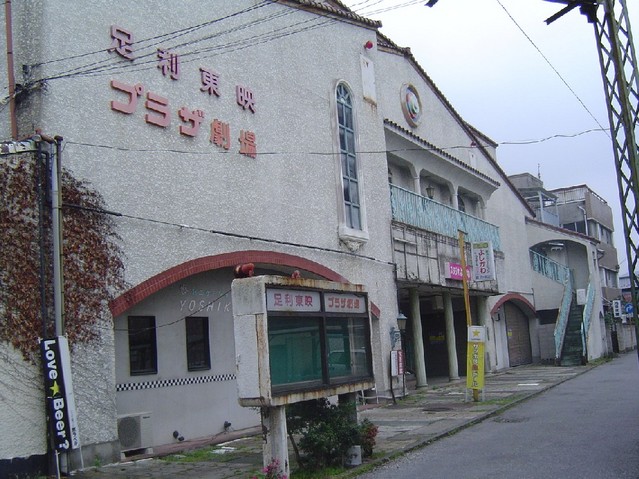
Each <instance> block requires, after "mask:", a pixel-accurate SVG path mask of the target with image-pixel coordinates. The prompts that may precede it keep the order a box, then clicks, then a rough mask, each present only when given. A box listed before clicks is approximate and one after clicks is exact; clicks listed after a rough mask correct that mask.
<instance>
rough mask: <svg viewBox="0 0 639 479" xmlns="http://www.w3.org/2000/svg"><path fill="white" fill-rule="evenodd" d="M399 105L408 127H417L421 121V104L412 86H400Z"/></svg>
mask: <svg viewBox="0 0 639 479" xmlns="http://www.w3.org/2000/svg"><path fill="white" fill-rule="evenodd" d="M401 104H402V112H404V118H406V121H407V122H408V124H409V125H410V126H417V125H419V122H420V121H421V119H422V102H421V100H420V99H419V94H418V93H417V90H416V89H415V87H414V86H413V85H409V84H404V85H402V91H401Z"/></svg>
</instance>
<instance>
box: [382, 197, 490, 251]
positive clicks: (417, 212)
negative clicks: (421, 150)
mask: <svg viewBox="0 0 639 479" xmlns="http://www.w3.org/2000/svg"><path fill="white" fill-rule="evenodd" d="M391 209H392V214H393V220H394V221H397V222H400V223H404V224H407V225H409V226H413V227H415V228H419V229H421V230H425V231H430V232H432V233H436V234H440V235H443V236H448V237H451V238H457V237H458V232H459V230H461V231H463V232H464V233H465V240H466V241H467V242H471V243H474V242H480V241H491V242H492V244H493V249H495V250H496V251H501V242H500V240H499V228H498V227H497V226H495V225H493V224H490V223H488V222H486V221H484V220H481V219H479V218H476V217H474V216H471V215H468V214H466V213H463V212H461V211H458V210H456V209H454V208H451V207H450V206H446V205H443V204H441V203H438V202H436V201H433V200H430V199H428V198H426V197H424V196H421V195H418V194H415V193H413V192H412V191H408V190H405V189H404V188H400V187H398V186H393V185H391Z"/></svg>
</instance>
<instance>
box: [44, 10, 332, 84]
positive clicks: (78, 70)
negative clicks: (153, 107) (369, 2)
mask: <svg viewBox="0 0 639 479" xmlns="http://www.w3.org/2000/svg"><path fill="white" fill-rule="evenodd" d="M269 3H270V2H269ZM266 4H268V3H266ZM264 5H265V4H261V5H259V6H264ZM255 8H256V7H252V8H251V9H245V10H243V11H241V12H238V13H235V14H233V15H229V16H227V17H223V18H220V19H216V20H214V21H211V22H208V23H207V24H202V25H206V26H208V25H211V24H213V23H218V22H219V21H221V20H223V19H227V18H230V17H231V16H235V15H238V14H239V13H246V12H247V11H249V10H252V9H255ZM298 12H300V10H298V9H290V10H287V11H280V12H275V13H273V14H271V15H268V16H267V17H264V18H261V19H257V20H255V19H252V20H250V21H247V22H246V23H244V24H242V25H239V26H235V27H233V28H230V29H226V30H222V31H220V32H215V33H213V34H210V35H206V36H203V37H200V38H197V39H193V40H190V41H188V42H184V43H181V44H176V45H167V48H168V49H172V48H179V47H183V46H190V45H193V44H197V43H200V42H202V41H206V40H211V39H213V38H217V37H220V36H224V35H227V34H231V33H236V32H238V31H241V30H244V29H246V28H252V27H254V26H255V25H256V24H259V23H265V22H268V21H272V20H274V19H277V18H280V17H284V16H287V15H290V14H293V13H298ZM318 17H319V18H318ZM335 22H337V20H336V19H335V18H334V17H333V16H331V15H329V14H324V13H316V14H315V15H314V16H313V17H311V18H308V19H306V20H302V21H299V22H295V23H290V24H286V25H283V26H281V27H277V28H274V29H272V30H270V31H268V32H263V33H259V34H257V35H253V36H250V37H246V38H243V39H239V40H234V41H231V42H228V43H226V44H223V45H214V46H211V47H207V48H202V49H198V50H193V51H190V52H185V53H181V54H180V57H181V58H189V57H197V58H191V59H189V60H185V62H189V61H195V60H201V59H204V58H209V57H211V56H215V55H221V54H225V53H231V52H235V51H237V50H241V49H246V48H250V47H254V46H255V45H258V44H263V43H267V42H270V41H274V40H278V39H281V38H284V37H287V36H290V35H295V34H297V33H301V32H305V31H308V30H311V29H315V28H320V27H323V26H327V25H330V24H332V23H335ZM198 27H199V26H198ZM296 27H297V28H296ZM194 28H195V27H192V28H191V30H190V31H188V32H187V33H191V31H193V29H194ZM287 30H288V31H287ZM177 32H181V31H177ZM184 34H185V33H180V35H177V36H182V35H184ZM166 35H168V34H165V35H163V36H162V37H164V36H166ZM177 36H176V37H177ZM158 37H159V36H158ZM156 38H157V37H156ZM137 43H138V42H136V44H137ZM158 45H159V43H158V44H155V45H150V46H149V47H151V46H158ZM149 47H146V48H149ZM103 51H104V50H102V51H101V52H103ZM209 52H213V53H211V54H210V55H206V56H201V54H203V53H209ZM156 54H157V52H156V51H153V52H150V53H146V54H141V55H138V56H137V57H136V60H137V61H138V62H137V65H136V66H137V68H136V66H134V67H133V68H132V67H131V64H129V63H127V64H122V63H118V64H115V65H109V63H111V61H112V59H111V58H108V59H105V60H100V61H96V62H93V63H88V64H85V65H81V66H78V67H74V68H72V69H69V70H66V71H61V72H58V73H56V74H52V75H50V76H48V77H43V78H41V79H40V81H43V80H44V81H50V80H58V79H62V78H72V77H77V76H89V75H90V76H96V75H103V74H113V73H115V72H119V71H126V72H131V71H140V70H147V69H151V68H155V67H156V65H157V59H156V58H155V55H156ZM151 57H152V58H151ZM145 58H147V59H148V60H143V61H142V62H140V59H145ZM147 65H148V66H147ZM82 69H84V70H82Z"/></svg>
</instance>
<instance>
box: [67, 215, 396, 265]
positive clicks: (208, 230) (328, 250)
mask: <svg viewBox="0 0 639 479" xmlns="http://www.w3.org/2000/svg"><path fill="white" fill-rule="evenodd" d="M62 206H63V208H70V209H75V210H81V211H87V212H90V213H98V214H105V215H110V216H116V217H121V218H128V219H133V220H138V221H144V222H147V223H153V224H159V225H164V226H172V227H176V228H180V229H185V230H191V231H199V232H202V233H209V234H213V235H219V236H225V237H229V238H237V239H245V240H249V241H258V242H263V243H269V244H277V245H280V246H290V247H295V248H303V249H309V250H313V251H321V252H325V253H335V254H340V255H346V256H351V257H354V258H358V259H365V260H368V261H373V262H375V263H380V264H384V265H393V264H394V263H392V262H389V261H384V260H381V259H378V258H375V257H373V256H366V255H362V254H357V253H354V252H352V251H343V250H339V249H334V248H324V247H321V246H311V245H305V244H302V243H294V242H292V241H283V240H276V239H269V238H260V237H258V236H251V235H245V234H240V233H230V232H227V231H221V230H215V229H211V228H203V227H200V226H190V225H186V224H180V223H173V222H171V221H164V220H158V219H154V218H145V217H142V216H136V215H129V214H126V213H119V212H115V211H110V210H106V209H102V208H91V207H86V206H81V205H76V204H71V203H63V205H62Z"/></svg>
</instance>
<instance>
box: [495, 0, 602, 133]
mask: <svg viewBox="0 0 639 479" xmlns="http://www.w3.org/2000/svg"><path fill="white" fill-rule="evenodd" d="M495 1H496V2H497V4H498V5H499V6H500V7H501V8H502V10H504V12H505V13H506V15H507V16H508V18H510V20H511V21H512V22H513V23H514V24H515V26H516V27H517V28H518V29H519V31H520V32H521V33H522V34H523V35H524V37H526V39H527V40H528V41H529V42H530V44H531V45H532V46H533V48H534V49H535V50H537V53H539V55H541V57H542V58H543V59H544V61H545V62H546V63H547V64H548V66H549V67H550V68H551V69H552V71H553V72H555V74H556V75H557V76H558V77H559V79H560V80H561V81H562V83H563V84H564V85H565V86H566V88H568V90H569V91H570V93H572V95H573V96H574V97H575V98H576V99H577V101H578V102H579V104H580V105H581V106H582V107H583V108H584V110H585V111H586V112H587V113H588V115H589V116H590V117H591V118H592V119H593V120H594V121H595V123H596V124H597V125H598V126H599V129H600V130H602V131H606V134H607V135H608V136H610V134H609V133H608V130H607V129H606V128H604V127H603V126H602V125H601V123H600V122H599V120H598V119H597V117H596V116H595V115H594V114H593V113H592V112H591V111H590V109H589V108H588V107H587V106H586V104H585V103H584V102H583V100H582V99H581V98H580V97H579V95H578V94H577V92H575V90H574V89H573V88H572V87H571V86H570V84H569V83H568V81H567V80H566V79H565V78H564V77H563V75H562V74H561V73H559V70H557V68H555V66H554V65H553V64H552V62H551V61H550V60H549V59H548V57H547V56H546V55H545V54H544V53H543V52H542V51H541V49H540V48H539V47H538V46H537V44H536V43H535V42H534V41H533V39H532V38H530V36H529V35H528V34H527V33H526V31H525V30H524V29H523V28H522V26H521V25H520V24H519V23H518V22H517V20H515V18H514V17H513V16H512V15H511V14H510V12H509V11H508V10H507V9H506V7H504V5H503V4H502V3H501V1H500V0H495Z"/></svg>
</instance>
